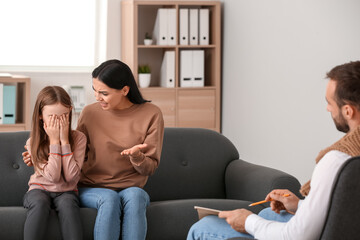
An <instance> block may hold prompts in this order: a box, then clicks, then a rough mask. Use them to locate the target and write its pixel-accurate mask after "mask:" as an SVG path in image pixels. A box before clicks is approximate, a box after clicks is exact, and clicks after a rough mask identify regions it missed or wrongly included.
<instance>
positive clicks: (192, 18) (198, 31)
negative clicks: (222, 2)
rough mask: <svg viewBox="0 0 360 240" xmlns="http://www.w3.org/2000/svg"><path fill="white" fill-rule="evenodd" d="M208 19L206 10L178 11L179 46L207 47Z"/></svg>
mask: <svg viewBox="0 0 360 240" xmlns="http://www.w3.org/2000/svg"><path fill="white" fill-rule="evenodd" d="M209 17H210V11H209V9H208V8H200V9H197V8H195V9H193V8H191V9H188V8H181V9H180V10H179V34H180V35H179V43H180V45H189V44H190V45H208V44H209V27H210V26H209V20H210V19H209Z"/></svg>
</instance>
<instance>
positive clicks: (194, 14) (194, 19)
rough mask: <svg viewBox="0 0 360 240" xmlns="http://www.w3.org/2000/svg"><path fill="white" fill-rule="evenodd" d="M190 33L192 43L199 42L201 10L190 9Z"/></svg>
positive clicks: (196, 43)
mask: <svg viewBox="0 0 360 240" xmlns="http://www.w3.org/2000/svg"><path fill="white" fill-rule="evenodd" d="M189 29H190V31H189V35H190V40H189V41H190V45H198V44H199V10H198V9H190V17H189Z"/></svg>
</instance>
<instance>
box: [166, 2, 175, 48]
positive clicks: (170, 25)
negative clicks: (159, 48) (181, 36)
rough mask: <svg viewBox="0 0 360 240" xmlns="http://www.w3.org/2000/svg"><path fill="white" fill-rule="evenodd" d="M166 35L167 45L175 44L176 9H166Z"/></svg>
mask: <svg viewBox="0 0 360 240" xmlns="http://www.w3.org/2000/svg"><path fill="white" fill-rule="evenodd" d="M166 22H167V37H168V42H167V44H168V45H176V39H177V34H176V33H177V31H176V9H175V8H168V9H167V21H166Z"/></svg>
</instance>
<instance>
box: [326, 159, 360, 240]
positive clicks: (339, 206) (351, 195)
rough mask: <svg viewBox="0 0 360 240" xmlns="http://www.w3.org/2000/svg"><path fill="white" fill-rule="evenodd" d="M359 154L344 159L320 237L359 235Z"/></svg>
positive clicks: (343, 237) (349, 237) (352, 237)
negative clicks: (346, 159)
mask: <svg viewBox="0 0 360 240" xmlns="http://www.w3.org/2000/svg"><path fill="white" fill-rule="evenodd" d="M359 199H360V156H359V157H354V158H351V159H349V160H348V161H346V162H345V163H344V164H343V166H342V168H341V169H340V171H339V173H338V176H337V178H336V180H335V182H334V185H333V190H332V193H331V198H330V204H329V208H328V215H327V218H326V221H325V225H324V228H323V231H322V234H321V237H320V239H327V240H328V239H357V238H358V237H359V235H360V227H359V225H360V214H359V213H360V201H359Z"/></svg>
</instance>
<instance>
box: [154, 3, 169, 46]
mask: <svg viewBox="0 0 360 240" xmlns="http://www.w3.org/2000/svg"><path fill="white" fill-rule="evenodd" d="M167 15H168V12H167V9H166V8H159V9H158V11H157V15H156V20H155V26H154V30H153V39H154V41H155V44H157V45H167V44H168V39H167V38H168V37H167Z"/></svg>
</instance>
